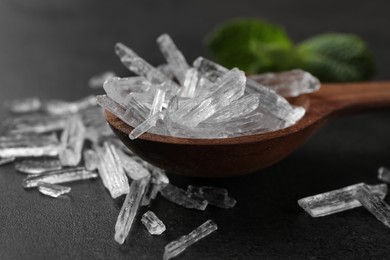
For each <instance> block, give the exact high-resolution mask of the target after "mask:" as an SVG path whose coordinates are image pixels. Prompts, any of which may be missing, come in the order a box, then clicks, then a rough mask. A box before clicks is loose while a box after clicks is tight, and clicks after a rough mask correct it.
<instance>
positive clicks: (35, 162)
mask: <svg viewBox="0 0 390 260" xmlns="http://www.w3.org/2000/svg"><path fill="white" fill-rule="evenodd" d="M61 168H62V165H61V162H60V161H59V160H58V159H57V158H39V159H25V160H22V161H20V162H16V163H15V169H16V170H17V171H19V172H22V173H27V174H32V175H39V174H43V173H45V172H49V171H54V170H60V169H61Z"/></svg>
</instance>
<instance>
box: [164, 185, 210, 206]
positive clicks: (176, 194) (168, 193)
mask: <svg viewBox="0 0 390 260" xmlns="http://www.w3.org/2000/svg"><path fill="white" fill-rule="evenodd" d="M160 194H161V195H162V196H163V197H164V198H166V199H167V200H169V201H171V202H173V203H175V204H177V205H180V206H182V207H185V208H189V209H197V210H205V209H206V207H207V201H206V200H201V199H198V198H193V197H190V196H188V194H187V193H186V191H185V190H183V189H180V188H178V187H176V186H174V185H172V184H167V185H165V187H164V188H163V189H162V190H160Z"/></svg>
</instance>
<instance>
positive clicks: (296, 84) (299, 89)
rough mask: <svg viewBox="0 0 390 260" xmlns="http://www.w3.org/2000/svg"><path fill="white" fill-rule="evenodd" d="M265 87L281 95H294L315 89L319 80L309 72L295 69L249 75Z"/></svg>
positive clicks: (318, 84)
mask: <svg viewBox="0 0 390 260" xmlns="http://www.w3.org/2000/svg"><path fill="white" fill-rule="evenodd" d="M251 78H252V79H254V80H255V81H257V82H259V83H260V84H262V85H263V86H265V87H268V88H270V89H273V90H274V91H275V92H276V93H278V94H279V95H281V96H283V97H296V96H299V95H302V94H306V93H311V92H314V91H317V90H318V89H319V88H320V81H319V80H318V79H317V78H316V77H314V76H313V75H312V74H310V73H309V72H306V71H303V70H299V69H295V70H290V71H284V72H279V73H264V74H259V75H254V76H251Z"/></svg>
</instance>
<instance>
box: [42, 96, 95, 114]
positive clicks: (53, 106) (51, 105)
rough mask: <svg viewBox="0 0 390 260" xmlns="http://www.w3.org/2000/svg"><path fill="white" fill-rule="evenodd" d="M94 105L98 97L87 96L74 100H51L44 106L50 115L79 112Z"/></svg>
mask: <svg viewBox="0 0 390 260" xmlns="http://www.w3.org/2000/svg"><path fill="white" fill-rule="evenodd" d="M93 106H96V97H95V96H87V97H85V98H83V99H80V100H77V101H74V102H66V101H61V100H50V101H47V102H45V103H44V106H43V108H44V110H45V112H46V113H48V114H50V115H68V114H75V113H78V112H80V111H82V110H84V109H87V108H90V107H93Z"/></svg>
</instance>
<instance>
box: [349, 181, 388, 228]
mask: <svg viewBox="0 0 390 260" xmlns="http://www.w3.org/2000/svg"><path fill="white" fill-rule="evenodd" d="M355 198H356V199H357V200H358V201H359V202H360V203H361V204H362V205H363V206H364V207H365V208H366V209H367V210H368V211H370V212H371V213H372V214H373V215H374V216H375V217H376V218H377V219H378V220H379V221H381V222H382V223H383V224H384V225H385V226H387V227H388V228H390V206H389V205H388V204H387V203H386V202H385V201H384V200H383V199H382V198H381V197H380V196H378V195H376V194H374V193H373V192H371V191H370V189H369V188H368V187H367V186H366V185H361V186H359V187H358V188H357V191H356V194H355Z"/></svg>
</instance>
